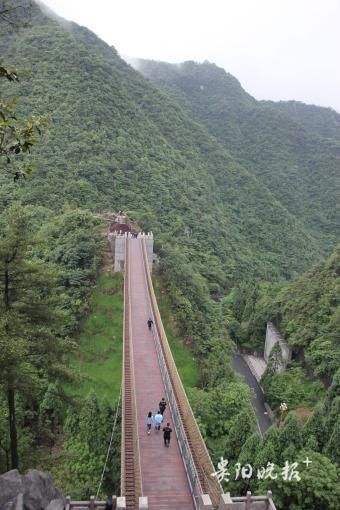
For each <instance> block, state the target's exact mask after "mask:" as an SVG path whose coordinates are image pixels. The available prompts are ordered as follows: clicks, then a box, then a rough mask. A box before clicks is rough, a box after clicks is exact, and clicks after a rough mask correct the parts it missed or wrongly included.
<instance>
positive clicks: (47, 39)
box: [0, 9, 320, 293]
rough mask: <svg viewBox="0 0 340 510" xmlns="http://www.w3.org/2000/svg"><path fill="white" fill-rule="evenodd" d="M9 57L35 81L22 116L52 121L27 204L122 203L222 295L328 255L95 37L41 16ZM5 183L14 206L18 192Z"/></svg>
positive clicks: (8, 40) (10, 42)
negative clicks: (246, 280) (246, 281)
mask: <svg viewBox="0 0 340 510" xmlns="http://www.w3.org/2000/svg"><path fill="white" fill-rule="evenodd" d="M42 48H43V50H42ZM0 49H1V53H2V54H3V55H4V58H5V61H6V62H10V63H11V64H12V65H14V66H16V67H18V68H25V69H29V70H30V73H31V77H30V78H29V79H22V81H21V82H20V83H19V84H17V85H16V86H15V87H13V86H12V87H11V88H10V89H8V90H6V91H5V93H6V94H8V95H10V94H13V93H15V94H16V95H17V96H18V98H19V100H20V101H19V113H26V112H30V113H36V114H38V113H47V114H48V115H49V117H50V120H49V127H48V129H47V131H46V132H45V135H44V139H43V143H42V144H40V146H39V148H38V150H37V151H36V152H35V155H34V161H35V165H36V167H37V170H36V172H35V174H34V175H33V177H32V178H31V179H30V180H29V181H27V183H26V186H25V187H24V189H23V190H22V191H21V192H20V193H21V197H22V199H23V200H24V202H25V203H36V202H38V203H41V204H44V205H48V206H52V207H56V208H59V207H60V206H62V205H63V204H64V203H65V202H69V203H70V204H72V205H74V206H87V207H91V208H102V207H106V206H108V205H110V204H113V203H114V204H119V205H120V206H121V207H123V208H124V209H128V210H130V211H132V212H133V213H134V215H135V216H136V217H137V218H138V219H139V221H141V222H142V223H144V226H145V227H146V228H149V229H153V230H154V231H155V233H156V237H157V239H161V240H162V241H166V240H168V241H170V240H171V243H173V239H174V238H175V244H176V245H178V246H180V247H181V249H182V250H183V251H182V253H183V255H184V256H185V257H187V258H188V259H187V260H189V259H190V260H191V262H192V263H193V264H194V265H195V271H199V272H200V273H201V275H203V276H204V277H206V278H207V279H208V281H209V283H211V284H212V286H213V291H214V292H217V293H219V292H221V291H222V290H223V289H225V288H226V287H227V286H229V285H231V284H232V283H233V281H234V280H235V279H237V278H239V276H240V275H244V276H246V275H249V274H250V275H252V276H256V277H262V278H263V277H264V278H269V277H275V276H279V275H284V276H289V275H291V274H292V273H293V272H294V271H301V270H303V269H304V268H306V267H308V265H309V263H311V262H312V261H313V260H316V259H317V258H318V257H319V252H320V249H319V247H318V243H317V242H316V241H315V240H314V239H313V238H312V237H311V236H310V235H309V234H308V233H306V232H305V230H304V228H303V226H302V224H301V223H300V222H299V221H298V220H297V219H296V218H294V217H293V215H291V214H290V213H289V212H288V211H287V210H286V208H285V207H284V206H282V204H281V203H280V202H279V201H278V200H277V199H275V197H274V194H273V193H272V192H271V191H270V190H268V188H267V187H266V186H264V185H263V184H262V183H261V182H259V181H258V180H257V178H256V176H254V175H252V174H251V173H250V172H248V171H247V170H246V169H245V168H244V167H243V166H242V165H241V164H240V163H238V162H237V161H236V160H235V159H234V158H233V157H232V156H231V155H230V153H229V152H227V151H226V149H225V148H224V147H223V146H222V145H221V144H220V143H218V142H217V141H216V139H215V138H213V137H211V136H210V135H209V134H208V132H207V131H206V129H204V128H202V127H201V126H199V125H198V124H197V123H195V122H194V121H193V120H192V119H190V118H189V116H188V115H187V114H186V113H184V112H183V110H182V109H181V108H180V107H179V106H178V105H177V104H176V103H175V102H174V101H172V100H171V98H169V97H168V96H167V95H165V94H164V93H162V92H161V91H160V90H159V89H158V88H157V87H155V86H153V85H152V84H150V82H149V81H147V80H145V79H144V78H143V77H142V76H141V75H140V74H139V73H137V72H135V71H134V70H133V69H132V68H131V67H130V66H128V65H127V64H126V63H125V62H124V61H123V60H122V59H120V57H119V56H118V55H117V53H116V51H115V50H114V49H113V48H110V47H108V46H107V45H106V44H105V43H103V42H102V41H100V40H99V39H98V38H97V37H96V36H95V35H94V34H92V33H91V32H89V31H88V30H87V29H84V28H80V27H77V26H76V25H75V24H72V23H71V24H70V23H67V24H66V26H65V27H62V26H61V25H59V24H57V23H56V22H54V21H52V20H50V19H48V18H47V17H46V16H45V15H43V14H42V13H41V12H40V11H39V10H38V9H36V11H35V14H34V15H33V16H32V21H31V24H30V26H28V27H24V28H22V29H21V30H20V31H19V32H12V33H8V34H7V36H3V37H2V39H1V47H0ZM13 91H14V92H13ZM1 184H2V190H3V191H2V196H3V197H4V200H5V201H7V200H8V194H9V190H11V189H12V184H11V183H10V182H8V183H6V182H2V183H1Z"/></svg>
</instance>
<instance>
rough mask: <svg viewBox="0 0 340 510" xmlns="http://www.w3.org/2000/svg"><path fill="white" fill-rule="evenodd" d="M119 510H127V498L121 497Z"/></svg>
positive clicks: (119, 498) (118, 500)
mask: <svg viewBox="0 0 340 510" xmlns="http://www.w3.org/2000/svg"><path fill="white" fill-rule="evenodd" d="M117 510H126V499H125V496H120V497H118V498H117Z"/></svg>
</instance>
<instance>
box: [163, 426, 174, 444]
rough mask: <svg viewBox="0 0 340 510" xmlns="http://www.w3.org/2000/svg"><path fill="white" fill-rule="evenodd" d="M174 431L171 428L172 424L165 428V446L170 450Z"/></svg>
mask: <svg viewBox="0 0 340 510" xmlns="http://www.w3.org/2000/svg"><path fill="white" fill-rule="evenodd" d="M171 432H172V429H171V428H170V423H167V424H166V427H163V437H164V446H166V447H168V448H169V445H170V439H171Z"/></svg>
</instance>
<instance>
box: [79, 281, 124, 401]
mask: <svg viewBox="0 0 340 510" xmlns="http://www.w3.org/2000/svg"><path fill="white" fill-rule="evenodd" d="M82 329H83V331H82V333H81V335H80V348H79V354H78V356H77V359H76V360H75V362H74V367H75V369H76V370H77V371H79V373H80V375H81V384H80V385H79V386H77V387H74V388H72V392H74V394H75V395H77V396H81V397H85V396H86V395H87V394H88V393H89V391H90V389H91V388H93V389H94V390H95V391H96V393H97V394H98V396H99V398H103V397H106V398H107V399H108V401H109V402H110V403H111V404H114V402H115V401H116V399H117V398H118V395H119V390H120V385H121V378H122V336H123V275H122V274H121V273H118V274H110V273H103V274H101V275H100V277H99V279H98V282H97V287H96V289H95V290H94V292H93V296H92V299H91V312H90V314H89V315H88V316H87V318H86V319H85V320H84V322H83V325H82Z"/></svg>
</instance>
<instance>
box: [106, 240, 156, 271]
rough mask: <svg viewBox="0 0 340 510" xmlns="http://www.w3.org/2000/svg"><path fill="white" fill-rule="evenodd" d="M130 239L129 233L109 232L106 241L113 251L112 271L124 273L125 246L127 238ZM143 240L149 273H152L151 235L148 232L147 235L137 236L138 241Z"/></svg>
mask: <svg viewBox="0 0 340 510" xmlns="http://www.w3.org/2000/svg"><path fill="white" fill-rule="evenodd" d="M129 237H132V234H131V233H124V234H122V233H119V232H117V231H115V232H109V233H108V241H109V244H110V248H111V250H112V251H114V270H115V272H120V271H124V269H125V246H126V240H127V238H129ZM143 238H145V242H146V252H147V257H148V264H149V269H150V273H152V262H153V233H152V232H148V233H147V234H144V233H140V234H138V239H143Z"/></svg>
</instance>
